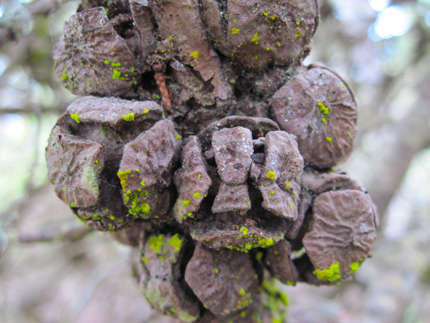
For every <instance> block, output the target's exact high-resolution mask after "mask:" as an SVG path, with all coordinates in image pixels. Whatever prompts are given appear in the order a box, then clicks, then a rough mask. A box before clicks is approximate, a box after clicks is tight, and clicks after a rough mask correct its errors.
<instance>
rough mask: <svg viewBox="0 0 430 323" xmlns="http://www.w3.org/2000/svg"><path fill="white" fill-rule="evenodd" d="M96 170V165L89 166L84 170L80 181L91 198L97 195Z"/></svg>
mask: <svg viewBox="0 0 430 323" xmlns="http://www.w3.org/2000/svg"><path fill="white" fill-rule="evenodd" d="M97 169H98V167H97V166H96V165H91V166H89V167H86V168H84V171H83V172H82V180H83V181H84V183H85V186H86V187H87V189H88V191H89V192H90V193H91V194H92V195H93V196H98V195H99V183H98V176H97Z"/></svg>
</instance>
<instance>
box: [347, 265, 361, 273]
mask: <svg viewBox="0 0 430 323" xmlns="http://www.w3.org/2000/svg"><path fill="white" fill-rule="evenodd" d="M358 268H360V263H358V262H353V263H352V264H351V270H350V271H349V272H350V273H351V274H352V273H355V272H356V271H357V270H358Z"/></svg>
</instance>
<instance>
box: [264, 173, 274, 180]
mask: <svg viewBox="0 0 430 323" xmlns="http://www.w3.org/2000/svg"><path fill="white" fill-rule="evenodd" d="M266 176H267V178H268V179H271V180H274V179H275V177H276V173H275V172H272V171H268V172H267V174H266Z"/></svg>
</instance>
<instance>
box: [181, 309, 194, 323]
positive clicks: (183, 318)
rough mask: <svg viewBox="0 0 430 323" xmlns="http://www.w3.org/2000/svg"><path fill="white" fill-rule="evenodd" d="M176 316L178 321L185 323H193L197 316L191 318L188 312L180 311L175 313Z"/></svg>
mask: <svg viewBox="0 0 430 323" xmlns="http://www.w3.org/2000/svg"><path fill="white" fill-rule="evenodd" d="M176 316H177V318H178V319H179V320H180V321H182V322H187V323H188V322H194V321H195V320H197V319H198V316H193V315H191V314H189V313H188V312H186V311H181V310H180V311H179V312H178V313H177V315H176Z"/></svg>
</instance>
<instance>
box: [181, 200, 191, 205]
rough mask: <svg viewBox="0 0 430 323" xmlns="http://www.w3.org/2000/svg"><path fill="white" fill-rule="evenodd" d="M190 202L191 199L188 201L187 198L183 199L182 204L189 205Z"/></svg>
mask: <svg viewBox="0 0 430 323" xmlns="http://www.w3.org/2000/svg"><path fill="white" fill-rule="evenodd" d="M190 202H191V201H188V200H185V201H183V203H184V205H185V206H189V205H190Z"/></svg>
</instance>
